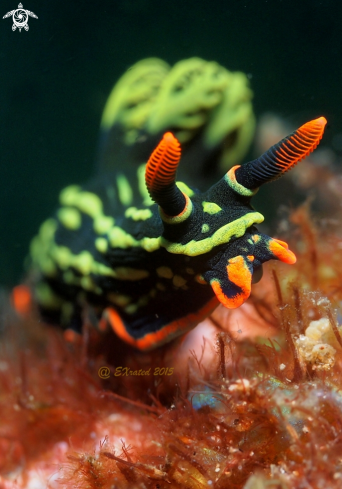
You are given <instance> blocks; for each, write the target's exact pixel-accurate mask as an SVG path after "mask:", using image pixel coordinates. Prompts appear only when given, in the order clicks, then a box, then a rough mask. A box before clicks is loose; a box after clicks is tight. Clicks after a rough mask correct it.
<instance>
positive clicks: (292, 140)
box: [235, 117, 327, 189]
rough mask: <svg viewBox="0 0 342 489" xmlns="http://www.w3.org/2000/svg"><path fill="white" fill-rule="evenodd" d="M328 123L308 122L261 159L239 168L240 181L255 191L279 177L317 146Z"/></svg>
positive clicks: (238, 176) (320, 120) (319, 119)
mask: <svg viewBox="0 0 342 489" xmlns="http://www.w3.org/2000/svg"><path fill="white" fill-rule="evenodd" d="M326 123H327V120H326V118H325V117H319V118H318V119H314V120H312V121H310V122H307V123H306V124H304V125H303V126H301V127H300V128H299V129H297V130H296V131H295V132H293V133H292V134H290V135H289V136H287V137H286V138H284V139H282V140H281V141H280V142H279V143H277V144H275V145H274V146H272V147H271V148H270V149H269V150H268V151H266V153H264V154H263V155H262V156H260V157H259V158H257V159H256V160H253V161H250V162H249V163H246V164H245V165H242V166H241V167H240V168H238V169H237V170H236V172H235V176H236V179H237V181H238V182H239V183H240V184H241V185H243V186H244V187H246V188H249V189H255V188H257V187H260V185H262V184H263V183H266V182H270V181H272V180H275V179H277V178H279V177H280V176H281V175H282V174H283V173H285V172H287V171H288V170H290V169H291V168H292V167H293V166H294V165H296V164H297V163H298V162H299V161H301V160H302V159H303V158H305V157H306V156H308V155H309V154H310V153H311V152H312V151H313V150H314V149H315V148H316V147H317V145H318V143H319V142H320V140H321V139H322V136H323V133H324V127H325V125H326Z"/></svg>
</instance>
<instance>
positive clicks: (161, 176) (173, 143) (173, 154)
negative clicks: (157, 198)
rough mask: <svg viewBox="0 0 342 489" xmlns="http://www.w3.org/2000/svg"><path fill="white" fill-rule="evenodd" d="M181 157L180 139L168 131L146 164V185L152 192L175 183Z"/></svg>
mask: <svg viewBox="0 0 342 489" xmlns="http://www.w3.org/2000/svg"><path fill="white" fill-rule="evenodd" d="M180 157H181V148H180V144H179V141H178V139H176V138H175V136H174V135H173V134H172V133H171V132H166V133H165V134H164V137H163V139H162V140H161V141H160V143H159V144H158V146H157V147H156V149H155V150H154V151H153V153H152V154H151V156H150V158H149V160H148V163H147V166H146V175H145V179H146V185H147V187H148V189H150V191H151V192H158V191H159V190H160V189H161V188H163V187H164V186H165V185H170V184H172V183H174V181H175V178H176V171H177V167H178V163H179V161H180Z"/></svg>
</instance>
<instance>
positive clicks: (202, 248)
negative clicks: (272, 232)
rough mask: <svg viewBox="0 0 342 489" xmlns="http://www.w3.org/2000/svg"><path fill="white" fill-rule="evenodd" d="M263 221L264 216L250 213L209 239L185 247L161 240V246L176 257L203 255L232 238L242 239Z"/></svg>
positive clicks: (230, 223)
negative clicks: (248, 229) (251, 228)
mask: <svg viewBox="0 0 342 489" xmlns="http://www.w3.org/2000/svg"><path fill="white" fill-rule="evenodd" d="M263 220H264V216H263V215H261V214H260V213H259V212H249V213H248V214H245V215H244V216H242V217H240V218H239V219H236V220H235V221H233V222H229V223H228V224H226V225H225V226H222V227H221V228H220V229H218V230H217V231H216V232H215V233H214V234H213V235H212V236H209V237H208V238H205V239H201V240H200V241H195V240H192V241H189V243H186V244H184V245H183V244H180V243H172V242H170V241H167V240H166V239H164V238H161V246H163V247H164V248H165V249H166V250H167V251H168V252H169V253H174V254H176V255H188V256H197V255H203V254H204V253H208V252H209V251H211V250H212V249H213V248H214V247H215V246H219V245H222V244H227V243H229V241H230V240H231V238H232V237H235V238H241V236H243V235H244V234H245V232H246V229H247V228H249V227H250V226H252V225H253V224H257V223H261V222H263Z"/></svg>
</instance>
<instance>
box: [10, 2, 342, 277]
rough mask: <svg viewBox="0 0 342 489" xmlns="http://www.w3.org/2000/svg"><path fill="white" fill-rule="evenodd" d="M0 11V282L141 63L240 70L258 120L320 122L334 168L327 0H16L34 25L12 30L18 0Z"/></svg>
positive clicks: (91, 150) (87, 171)
mask: <svg viewBox="0 0 342 489" xmlns="http://www.w3.org/2000/svg"><path fill="white" fill-rule="evenodd" d="M0 6H1V12H0V14H1V15H0V16H1V19H0V20H1V22H0V88H1V89H0V160H1V161H0V164H1V167H0V168H1V176H2V178H1V184H0V284H2V285H6V286H11V285H13V284H15V283H16V282H18V281H19V280H20V277H21V276H22V274H23V260H24V258H25V256H26V254H27V250H28V246H29V241H30V239H31V238H32V237H33V235H34V234H35V233H36V231H37V229H38V227H39V225H40V223H41V222H42V221H43V220H44V219H45V218H46V217H48V216H49V214H51V213H52V212H53V210H54V209H55V207H56V204H57V198H58V194H59V191H60V190H61V188H62V187H64V186H65V185H68V184H71V183H82V182H84V181H86V180H87V179H88V178H89V177H90V176H91V174H92V170H93V167H94V161H95V156H96V150H97V137H98V129H99V124H100V118H101V113H102V110H103V107H104V105H105V102H106V99H107V97H108V95H109V93H110V91H111V88H112V86H113V84H114V83H115V81H116V80H117V79H118V78H119V77H120V76H121V75H122V74H123V72H124V71H125V70H126V69H127V68H128V67H130V66H131V65H132V64H133V63H135V62H136V61H138V60H139V59H141V58H145V57H150V56H153V57H160V58H162V59H164V60H165V61H167V62H168V63H169V64H171V65H172V64H174V63H175V62H177V61H178V60H180V59H184V58H189V57H192V56H199V57H202V58H204V59H206V60H214V61H217V62H218V63H220V64H221V65H223V66H225V67H226V68H227V69H228V70H231V71H235V70H239V71H244V72H245V73H246V74H247V75H248V78H249V80H250V84H251V88H252V90H253V92H254V101H253V102H254V109H255V113H256V116H257V119H258V120H260V117H261V116H262V115H263V114H264V113H266V112H270V111H271V112H273V113H275V114H277V115H278V116H279V117H280V118H281V119H282V120H283V121H285V122H288V123H289V125H291V127H297V126H299V125H301V124H302V123H304V122H306V121H307V120H309V119H310V118H315V117H317V116H320V115H325V116H326V117H327V118H328V122H329V124H328V127H327V130H326V136H325V138H324V143H323V144H324V145H325V146H327V147H330V148H331V149H332V150H333V152H334V155H335V158H336V161H337V166H338V164H339V163H338V162H339V160H340V159H341V158H342V61H341V57H342V49H341V48H342V34H341V21H342V3H341V2H338V1H337V0H324V1H318V0H300V1H298V0H296V1H295V0H238V1H233V0H226V1H225V2H223V1H222V0H210V1H209V0H207V1H202V0H201V1H200V0H198V1H194V0H183V1H178V0H174V1H173V2H166V1H163V0H103V1H101V2H92V1H90V2H80V1H73V2H65V1H62V0H59V1H57V0H55V1H49V2H46V1H42V0H24V2H23V8H25V9H28V10H30V11H32V12H34V13H35V14H36V15H37V16H38V20H37V19H34V18H31V17H30V18H29V31H28V32H25V31H24V30H22V31H21V32H20V33H19V32H18V31H15V32H12V29H11V26H12V19H11V18H8V19H2V17H3V15H5V14H6V13H7V12H8V11H11V10H13V9H16V8H17V0H2V1H1V3H0ZM253 156H255V153H253V148H252V149H251V150H250V153H249V155H248V157H253ZM248 157H247V158H248ZM249 159H250V158H249ZM291 197H292V196H291V192H289V193H288V195H287V196H286V199H287V202H284V203H286V204H291ZM264 207H266V209H260V210H262V211H264V212H266V213H267V211H270V209H267V201H265V199H264ZM259 208H260V206H258V210H259Z"/></svg>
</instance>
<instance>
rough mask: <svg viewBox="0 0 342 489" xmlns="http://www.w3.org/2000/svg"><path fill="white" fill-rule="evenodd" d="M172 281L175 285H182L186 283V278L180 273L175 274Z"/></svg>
mask: <svg viewBox="0 0 342 489" xmlns="http://www.w3.org/2000/svg"><path fill="white" fill-rule="evenodd" d="M172 283H173V285H174V286H175V287H182V286H183V285H185V284H186V280H185V279H184V278H183V277H181V276H180V275H175V276H174V277H173V279H172Z"/></svg>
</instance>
